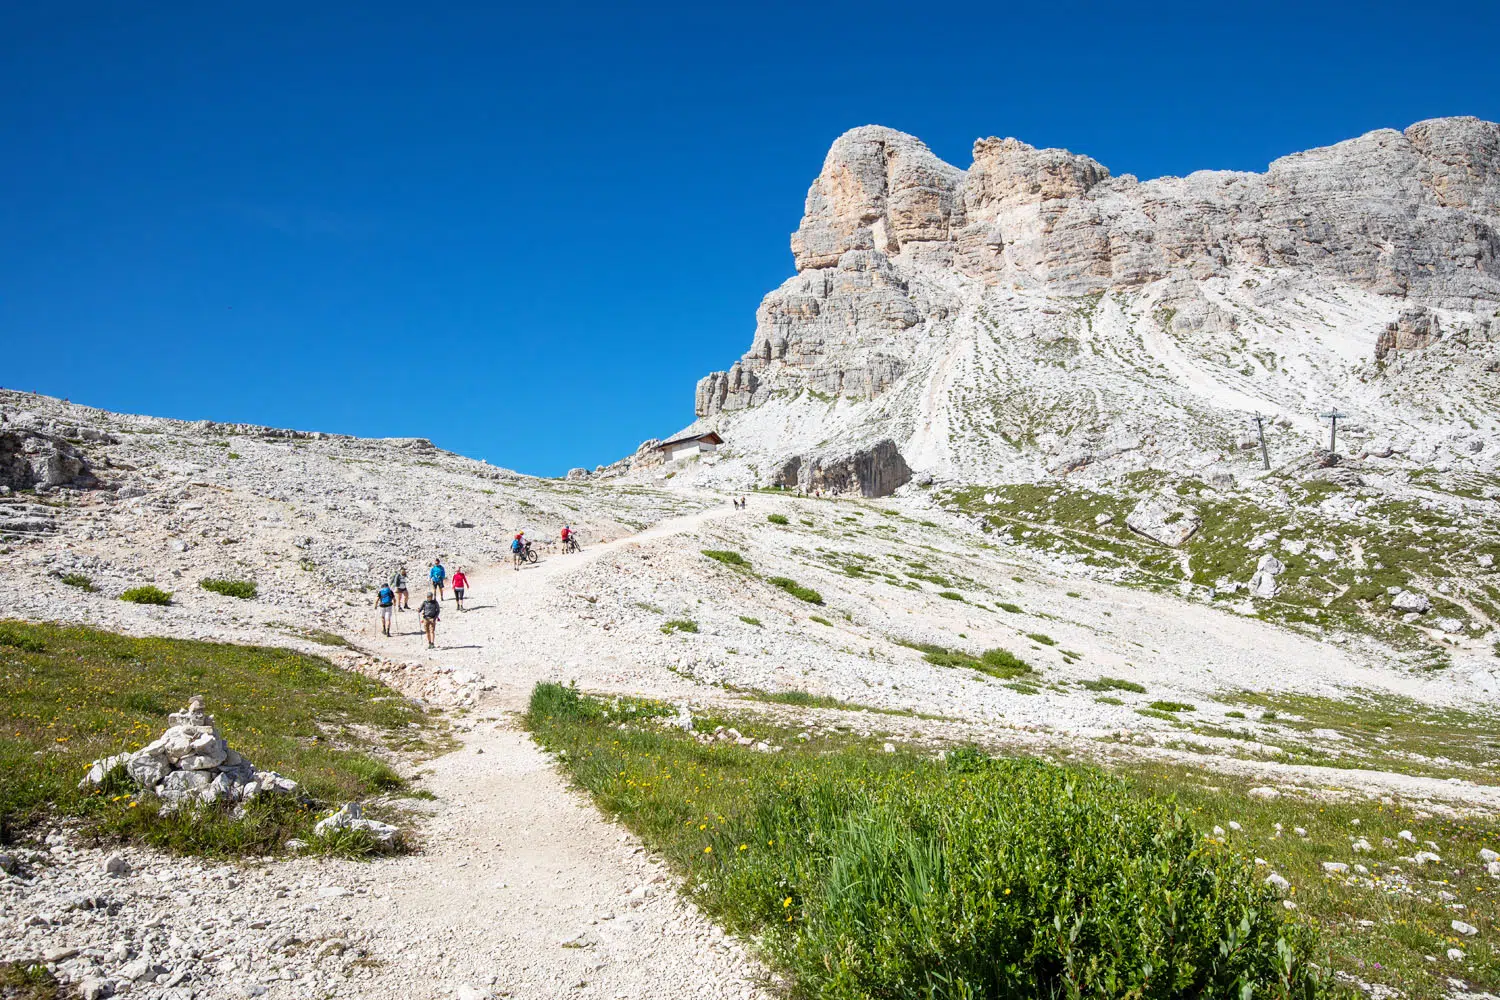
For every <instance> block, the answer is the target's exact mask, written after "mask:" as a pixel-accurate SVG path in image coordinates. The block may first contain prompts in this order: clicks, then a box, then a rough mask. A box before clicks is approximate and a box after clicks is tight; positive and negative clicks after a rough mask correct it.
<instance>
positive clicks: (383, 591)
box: [375, 583, 396, 635]
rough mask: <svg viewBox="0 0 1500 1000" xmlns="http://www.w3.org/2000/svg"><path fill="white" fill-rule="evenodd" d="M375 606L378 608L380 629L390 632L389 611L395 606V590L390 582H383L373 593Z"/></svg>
mask: <svg viewBox="0 0 1500 1000" xmlns="http://www.w3.org/2000/svg"><path fill="white" fill-rule="evenodd" d="M375 606H376V607H377V608H379V609H380V631H381V632H382V633H384V634H385V635H390V634H391V612H392V611H393V610H394V609H395V606H396V592H395V591H394V590H392V589H391V585H390V584H388V583H387V584H383V585H381V588H380V590H379V591H377V592H376V594H375Z"/></svg>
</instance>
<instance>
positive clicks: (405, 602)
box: [391, 566, 411, 611]
mask: <svg viewBox="0 0 1500 1000" xmlns="http://www.w3.org/2000/svg"><path fill="white" fill-rule="evenodd" d="M391 586H392V587H395V588H396V610H397V611H410V610H411V596H410V595H409V594H407V592H406V567H405V566H402V567H401V568H400V569H398V570H396V575H395V576H393V577H391Z"/></svg>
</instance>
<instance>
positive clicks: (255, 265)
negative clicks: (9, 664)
mask: <svg viewBox="0 0 1500 1000" xmlns="http://www.w3.org/2000/svg"><path fill="white" fill-rule="evenodd" d="M1147 8H1149V9H1147ZM1497 37H1500V5H1496V4H1493V3H1478V4H1464V5H1436V6H1434V5H1427V4H1410V3H1400V4H1396V3H1347V4H1332V3H1307V2H1305V0H1302V2H1298V3H1279V2H1267V3H1258V4H1222V5H1219V4H1204V3H1201V2H1195V3H1190V4H1186V3H1184V4H1156V5H1129V4H1118V3H1109V4H1102V3H1101V4H1094V3H1077V4H1067V5H1055V4H1054V5H1043V4H1030V5H1016V4H1000V3H995V4H974V5H958V6H953V5H936V6H934V5H931V4H919V3H901V4H890V3H883V2H878V0H877V2H870V0H866V2H860V3H823V4H818V3H810V4H809V3H787V4H780V3H756V4H753V5H752V4H746V5H743V6H738V7H736V6H721V5H715V4H703V3H692V4H682V5H680V6H678V5H673V4H658V5H651V4H642V5H634V4H609V5H601V6H594V5H582V4H540V3H539V4H525V5H521V4H514V5H513V4H496V3H484V4H445V3H441V2H439V3H421V4H417V3H408V4H394V3H382V2H378V0H370V2H364V3H359V4H354V3H338V2H332V0H319V2H316V3H296V4H290V3H279V2H266V3H251V4H226V3H214V2H210V3H203V2H196V3H189V2H171V0H167V2H162V3H126V2H123V0H122V2H117V3H98V4H91V3H86V2H78V3H57V4H51V3H38V4H24V3H9V4H5V5H4V9H3V11H0V385H4V386H6V387H9V388H17V389H27V390H35V391H39V392H44V393H48V394H52V395H57V396H66V397H69V398H71V399H73V400H75V401H77V402H84V403H89V404H92V405H97V406H103V407H107V408H110V409H115V410H125V411H133V412H144V413H153V414H159V415H163V416H172V417H182V418H187V419H197V418H211V419H216V420H243V421H250V422H255V423H263V424H272V425H277V426H293V427H301V428H309V429H321V430H329V431H337V432H346V433H354V434H361V435H421V436H426V437H430V438H432V439H433V440H434V441H435V442H437V443H438V444H439V445H441V446H443V447H446V448H450V449H453V450H455V451H459V452H463V453H465V454H468V455H472V456H474V457H479V458H485V459H488V460H489V461H491V462H494V463H496V464H500V465H506V466H510V467H512V468H518V469H521V470H523V471H527V472H534V473H540V474H556V473H560V472H562V471H564V470H566V469H567V468H568V467H569V466H572V465H587V466H593V465H594V464H596V463H598V462H608V461H610V460H612V459H614V458H617V457H619V456H622V455H625V454H627V453H629V452H631V451H632V450H633V449H634V447H635V445H636V444H637V443H638V442H639V441H641V440H642V439H644V438H647V437H652V436H658V435H662V434H666V433H669V432H671V431H674V430H676V429H678V428H679V427H681V426H683V425H684V424H686V423H687V422H688V421H690V420H691V419H692V399H693V385H694V383H695V381H696V380H697V379H698V378H699V377H700V376H702V375H704V374H706V373H707V372H709V371H711V370H714V369H722V368H725V367H727V366H728V365H729V364H730V363H731V362H733V361H734V359H735V358H736V357H738V356H739V355H740V354H741V353H742V352H743V351H744V350H745V349H746V348H747V347H748V346H749V343H750V337H751V332H752V330H753V328H754V322H755V307H756V304H757V303H758V302H759V300H760V297H761V296H762V295H763V294H765V292H767V291H769V290H770V289H772V288H774V287H775V286H776V285H778V284H779V283H780V282H781V281H783V280H784V279H785V278H786V277H787V276H788V275H790V274H791V273H792V260H791V255H790V253H789V251H788V249H787V236H788V234H789V233H790V232H791V231H792V230H793V229H794V228H795V227H796V225H797V221H798V218H799V216H800V214H801V208H802V199H803V197H804V196H805V194H806V191H807V186H808V184H809V183H810V182H811V181H812V179H813V177H814V176H815V175H816V173H817V171H818V167H819V165H820V164H821V162H822V159H823V155H824V153H825V152H826V151H827V148H828V145H829V143H830V142H831V141H832V140H833V139H834V138H835V137H836V136H837V135H838V134H839V133H840V132H843V131H844V130H845V129H848V128H851V127H854V126H856V125H863V124H867V123H872V122H873V123H879V124H884V125H890V126H893V127H895V128H899V129H902V130H905V131H908V132H911V133H913V134H915V135H917V136H919V137H921V138H922V139H924V140H925V141H926V142H927V143H928V145H930V146H931V147H932V148H933V149H934V150H935V151H936V152H937V153H938V155H940V156H942V157H944V158H945V159H948V160H949V161H951V162H953V163H955V164H958V165H960V166H967V165H968V162H969V148H970V145H971V144H972V142H973V140H974V139H975V138H976V137H979V136H987V135H1001V136H1004V135H1014V136H1017V137H1019V138H1021V139H1024V140H1026V141H1027V142H1031V143H1033V144H1036V145H1056V146H1065V147H1067V148H1069V149H1073V150H1075V151H1078V152H1083V153H1088V154H1089V155H1092V156H1094V157H1095V158H1097V159H1099V160H1100V161H1102V162H1103V163H1104V164H1105V165H1107V166H1108V167H1109V168H1110V169H1111V170H1112V171H1113V172H1115V173H1126V172H1129V173H1134V174H1137V175H1138V176H1140V177H1142V178H1143V179H1144V178H1148V177H1154V176H1159V175H1162V174H1181V173H1186V172H1189V171H1191V170H1194V169H1198V168H1205V167H1211V168H1237V169H1257V170H1259V169H1264V167H1265V165H1266V163H1267V162H1268V161H1270V160H1271V159H1273V158H1275V157H1277V156H1280V155H1282V154H1285V153H1289V152H1292V151H1295V150H1299V149H1303V148H1307V147H1310V146H1314V145H1321V144H1325V143H1330V142H1335V141H1337V140H1340V139H1344V138H1347V137H1350V136H1353V135H1357V134H1359V133H1361V132H1364V131H1368V130H1369V129H1373V128H1379V127H1384V126H1394V127H1398V128H1399V127H1404V126H1405V125H1407V124H1410V123H1411V122H1413V121H1416V120H1419V119H1422V118H1428V117H1433V116H1438V115H1458V114H1472V115H1479V116H1480V117H1484V118H1489V119H1492V120H1493V119H1496V118H1500V75H1497V73H1496V55H1495V39H1496V38H1497Z"/></svg>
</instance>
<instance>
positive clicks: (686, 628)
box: [661, 618, 698, 635]
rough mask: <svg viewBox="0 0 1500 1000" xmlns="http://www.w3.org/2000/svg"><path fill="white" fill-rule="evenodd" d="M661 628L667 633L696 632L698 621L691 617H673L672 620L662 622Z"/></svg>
mask: <svg viewBox="0 0 1500 1000" xmlns="http://www.w3.org/2000/svg"><path fill="white" fill-rule="evenodd" d="M661 630H662V631H663V632H665V633H666V634H667V635H671V634H672V633H673V632H696V631H698V623H697V622H695V621H693V620H692V619H691V618H674V619H673V620H672V621H669V622H665V623H663V624H662V627H661Z"/></svg>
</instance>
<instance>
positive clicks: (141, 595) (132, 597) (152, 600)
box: [120, 584, 172, 607]
mask: <svg viewBox="0 0 1500 1000" xmlns="http://www.w3.org/2000/svg"><path fill="white" fill-rule="evenodd" d="M120 600H122V601H129V602H130V603H131V604H157V605H161V606H163V607H165V606H166V605H168V604H171V603H172V595H171V593H169V592H168V591H165V590H162V589H161V588H160V587H153V586H151V585H150V584H147V585H146V586H144V587H131V588H130V589H129V590H127V591H125V593H123V594H121V595H120Z"/></svg>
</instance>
